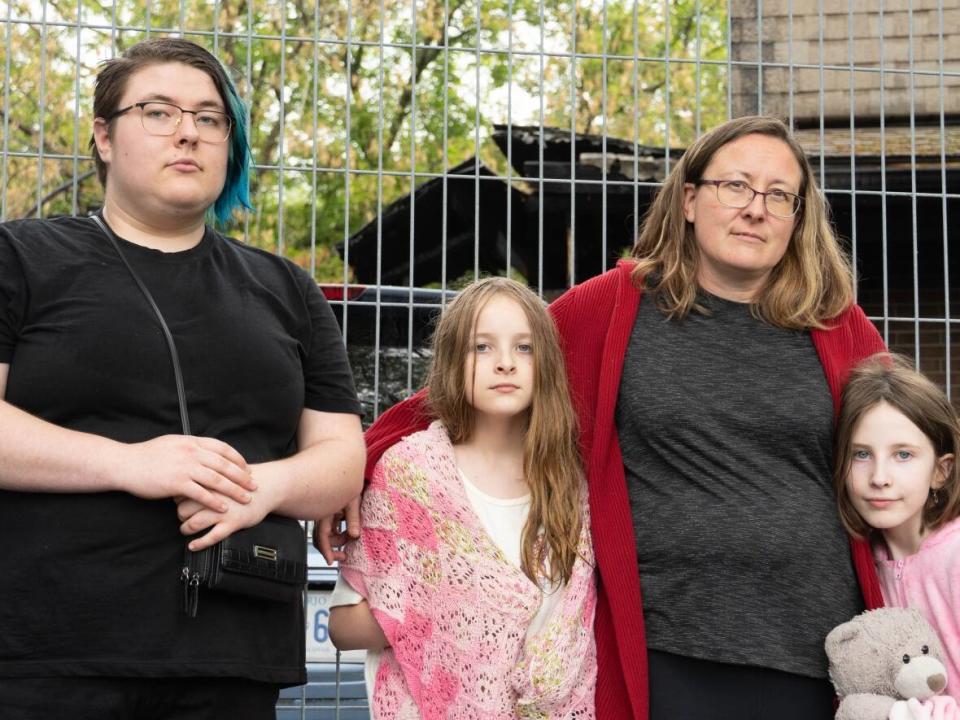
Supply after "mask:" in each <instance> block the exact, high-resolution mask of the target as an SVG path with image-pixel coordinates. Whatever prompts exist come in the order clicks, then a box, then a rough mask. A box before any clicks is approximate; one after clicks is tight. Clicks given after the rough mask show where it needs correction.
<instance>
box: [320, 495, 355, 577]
mask: <svg viewBox="0 0 960 720" xmlns="http://www.w3.org/2000/svg"><path fill="white" fill-rule="evenodd" d="M344 520H346V523H347V527H346V529H341V523H343V521H344ZM358 537H360V496H359V495H357V497H355V498H354V499H353V500H351V501H350V502H349V503H347V506H346V507H345V508H344V509H343V510H341V511H340V512H338V513H334V514H333V515H327V516H326V517H322V518H320V519H319V520H317V521H316V522H315V523H314V524H313V546H314V547H315V548H316V549H317V550H319V551H320V554H321V555H323V559H324V560H326V561H327V565H332V564H333V562H334V560H345V559H346V557H347V553H346V552H344V547H345V546H346V544H347V543H348V542H350V541H351V540H356V539H357V538H358Z"/></svg>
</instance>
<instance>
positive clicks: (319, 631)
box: [304, 590, 366, 663]
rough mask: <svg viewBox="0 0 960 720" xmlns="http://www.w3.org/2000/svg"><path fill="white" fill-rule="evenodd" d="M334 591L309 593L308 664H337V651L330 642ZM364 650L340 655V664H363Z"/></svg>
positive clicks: (306, 614) (307, 617)
mask: <svg viewBox="0 0 960 720" xmlns="http://www.w3.org/2000/svg"><path fill="white" fill-rule="evenodd" d="M332 593H333V590H308V591H307V608H306V613H304V614H305V616H306V621H307V662H336V660H337V649H336V648H335V647H334V646H333V643H332V642H330V630H329V627H328V626H329V622H330V595H331V594H332ZM365 657H366V651H364V650H347V651H345V652H342V653H340V662H359V663H362V662H363V660H364V658H365Z"/></svg>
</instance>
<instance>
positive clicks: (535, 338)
mask: <svg viewBox="0 0 960 720" xmlns="http://www.w3.org/2000/svg"><path fill="white" fill-rule="evenodd" d="M497 295H502V296H505V297H507V298H509V299H511V300H513V301H514V302H516V303H517V304H518V305H519V306H520V307H521V308H522V309H523V312H524V314H525V315H526V318H527V322H529V323H530V331H531V335H532V342H531V344H532V346H533V367H534V381H533V400H532V402H531V405H530V410H529V418H528V421H527V429H526V432H525V434H524V444H523V476H524V479H525V480H526V483H527V485H528V486H529V487H530V513H529V515H528V516H527V522H526V525H525V526H524V529H523V537H522V540H521V546H520V560H521V562H520V567H521V569H522V570H523V572H524V573H526V575H527V577H529V578H530V579H531V580H533V581H534V582H538V576H539V577H545V578H547V579H548V580H549V581H550V582H551V583H556V582H557V581H562V582H567V581H569V580H570V576H571V574H572V572H573V565H574V562H575V561H576V556H577V546H578V544H579V539H580V531H581V526H582V523H581V517H580V485H581V478H582V473H581V471H580V456H579V451H578V446H577V418H576V414H575V413H574V410H573V403H572V402H571V399H570V391H569V388H568V385H567V375H566V370H565V368H564V362H563V353H562V352H561V350H560V341H559V338H558V335H557V329H556V326H555V325H554V324H553V319H552V318H551V317H550V315H549V314H548V313H547V311H546V308H545V307H544V306H543V303H542V302H541V300H540V298H538V297H537V296H536V294H535V293H534V292H533V291H531V290H530V289H529V288H527V287H525V286H523V285H521V284H520V283H518V282H516V281H514V280H510V279H508V278H502V277H491V278H485V279H483V280H478V281H477V282H475V283H472V284H471V285H468V286H467V287H466V288H465V289H464V290H463V291H462V292H461V293H460V294H459V295H458V296H457V297H456V298H455V299H454V300H453V301H452V302H451V303H450V305H449V306H448V307H447V308H446V310H445V312H444V313H443V315H442V316H441V317H440V320H439V321H438V323H437V327H436V330H435V331H434V334H433V361H432V362H431V365H430V370H429V372H428V374H427V384H428V386H429V391H428V399H429V403H430V408H431V410H432V412H433V414H434V415H435V416H436V417H437V418H438V419H439V420H440V421H441V422H442V423H443V424H444V426H445V427H446V429H447V432H448V433H449V435H450V441H451V442H452V443H453V444H454V445H456V444H459V443H462V442H465V441H467V440H469V439H470V437H471V436H472V434H473V431H474V423H475V417H476V416H475V412H474V409H473V407H472V406H471V405H470V404H469V403H468V402H467V390H466V387H465V383H464V367H465V366H466V362H467V358H468V353H469V352H470V348H471V347H472V346H473V345H474V334H475V332H476V323H477V316H478V314H479V313H480V310H481V309H482V308H483V307H484V305H486V304H487V302H489V301H490V299H491V298H493V297H494V296H497Z"/></svg>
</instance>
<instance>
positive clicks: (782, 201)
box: [694, 179, 803, 220]
mask: <svg viewBox="0 0 960 720" xmlns="http://www.w3.org/2000/svg"><path fill="white" fill-rule="evenodd" d="M694 184H695V185H713V186H714V187H715V188H716V190H717V201H718V202H719V203H720V204H721V205H726V206H727V207H732V208H741V209H742V208H745V207H746V206H747V205H749V204H750V203H752V202H753V199H754V198H755V197H756V196H757V195H761V196H763V205H764V207H765V208H766V209H767V212H768V213H770V214H771V215H775V216H776V217H778V218H783V219H784V220H786V219H788V218H792V217H793V216H794V215H796V214H797V210H799V209H800V205H801V203H802V201H803V198H801V197H800V196H799V195H796V194H795V193H792V192H787V191H786V190H777V189H774V190H768V191H767V192H761V191H759V190H754V189H753V188H752V187H750V186H749V185H747V184H746V183H745V182H743V180H703V179H701V180H697V182H696V183H694Z"/></svg>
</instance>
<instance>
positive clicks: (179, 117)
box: [106, 100, 233, 143]
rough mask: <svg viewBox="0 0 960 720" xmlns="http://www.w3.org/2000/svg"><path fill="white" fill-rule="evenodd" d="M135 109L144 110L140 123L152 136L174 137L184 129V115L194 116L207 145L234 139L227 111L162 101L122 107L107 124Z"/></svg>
mask: <svg viewBox="0 0 960 720" xmlns="http://www.w3.org/2000/svg"><path fill="white" fill-rule="evenodd" d="M134 108H139V109H140V124H141V125H142V126H143V129H144V131H145V132H147V133H149V134H150V135H173V134H174V133H175V132H176V131H177V128H179V127H180V123H181V122H182V121H183V114H184V113H190V114H191V115H193V123H194V125H196V126H197V136H198V137H199V138H200V139H201V140H203V141H204V142H208V143H222V142H223V141H224V140H226V139H227V138H228V137H230V130H231V129H232V128H233V118H231V117H230V116H229V115H227V113H225V112H220V111H219V110H185V109H184V108H182V107H180V106H179V105H174V104H173V103H168V102H161V101H160V100H147V101H146V102H138V103H134V104H133V105H128V106H127V107H125V108H120V109H119V110H117V111H116V112H114V113H112V114H111V115H110V116H109V117H108V118H106V121H107V122H110V121H111V120H113V119H114V118H116V117H119V116H121V115H123V114H124V113H126V112H129V111H131V110H133V109H134Z"/></svg>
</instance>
